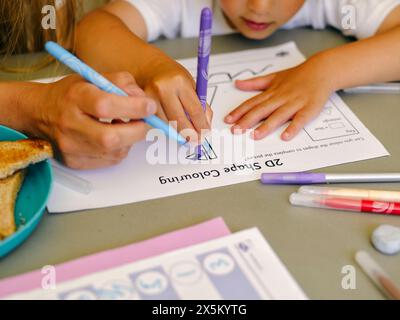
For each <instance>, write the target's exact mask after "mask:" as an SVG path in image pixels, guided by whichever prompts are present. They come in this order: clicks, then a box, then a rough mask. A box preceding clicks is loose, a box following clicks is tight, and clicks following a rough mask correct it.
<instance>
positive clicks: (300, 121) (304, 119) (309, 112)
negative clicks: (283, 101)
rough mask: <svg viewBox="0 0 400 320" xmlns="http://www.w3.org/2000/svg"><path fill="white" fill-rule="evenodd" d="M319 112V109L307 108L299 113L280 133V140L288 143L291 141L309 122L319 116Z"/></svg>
mask: <svg viewBox="0 0 400 320" xmlns="http://www.w3.org/2000/svg"><path fill="white" fill-rule="evenodd" d="M319 111H320V109H319V108H307V109H303V110H301V111H299V112H298V113H297V114H296V115H295V116H294V118H293V120H292V122H291V123H290V125H289V126H288V127H287V128H286V130H285V131H284V132H283V133H282V136H281V137H282V140H285V141H289V140H291V139H293V138H294V137H295V136H296V135H297V134H298V133H299V132H300V131H301V130H302V129H303V128H304V127H305V126H306V125H307V124H308V123H309V122H310V121H312V120H313V119H314V118H316V117H317V116H318V115H319Z"/></svg>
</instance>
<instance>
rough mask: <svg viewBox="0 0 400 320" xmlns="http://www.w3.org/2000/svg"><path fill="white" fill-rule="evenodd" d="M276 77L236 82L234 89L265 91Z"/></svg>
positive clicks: (270, 76)
mask: <svg viewBox="0 0 400 320" xmlns="http://www.w3.org/2000/svg"><path fill="white" fill-rule="evenodd" d="M275 77H276V74H275V73H273V74H270V75H268V76H261V77H256V78H252V79H248V80H237V81H236V82H235V85H236V88H238V89H239V90H242V91H260V90H265V89H267V88H268V86H269V85H270V84H271V82H272V81H273V80H274V78H275Z"/></svg>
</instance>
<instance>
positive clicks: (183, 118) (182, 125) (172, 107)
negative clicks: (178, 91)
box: [161, 93, 198, 141]
mask: <svg viewBox="0 0 400 320" xmlns="http://www.w3.org/2000/svg"><path fill="white" fill-rule="evenodd" d="M161 102H162V106H163V110H164V112H165V114H166V116H167V117H168V120H169V121H176V122H177V129H178V131H179V132H181V131H182V130H184V133H183V134H184V137H185V138H186V139H189V141H197V140H198V135H197V133H196V130H195V128H194V127H193V125H192V123H191V122H190V120H189V119H188V117H187V115H186V113H185V109H184V106H183V105H182V103H181V101H180V100H179V98H178V96H176V95H175V94H173V93H171V94H167V95H165V96H163V97H162V98H161Z"/></svg>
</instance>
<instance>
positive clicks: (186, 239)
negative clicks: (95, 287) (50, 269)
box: [0, 218, 231, 299]
mask: <svg viewBox="0 0 400 320" xmlns="http://www.w3.org/2000/svg"><path fill="white" fill-rule="evenodd" d="M229 234H231V232H230V230H229V228H228V226H227V225H226V224H225V221H224V220H223V219H222V218H215V219H212V220H209V221H206V222H203V223H200V224H197V225H194V226H190V227H188V228H185V229H181V230H177V231H173V232H169V233H166V234H163V235H160V236H157V237H155V238H151V239H147V240H144V241H141V242H137V243H133V244H129V245H127V246H123V247H119V248H116V249H111V250H106V251H103V252H100V253H95V254H92V255H88V256H85V257H82V258H79V259H76V260H72V261H68V262H65V263H62V264H59V265H57V266H55V271H56V281H57V283H58V284H60V283H63V282H66V281H71V280H74V279H76V278H80V277H83V276H86V275H89V274H93V273H96V272H100V271H105V270H108V269H112V268H116V267H119V266H122V265H125V264H128V263H133V262H135V261H139V260H143V259H146V258H150V257H155V256H159V255H160V254H163V253H167V252H170V251H174V250H178V249H181V248H185V247H190V246H193V245H196V244H199V243H203V242H206V241H210V240H213V239H217V238H221V237H224V236H227V235H229ZM42 281H43V272H42V269H38V270H35V271H31V272H27V273H24V274H21V275H17V276H14V277H10V278H6V279H1V280H0V299H5V298H6V297H8V296H11V295H15V294H18V293H22V292H29V291H33V290H36V289H38V288H40V287H41V285H42Z"/></svg>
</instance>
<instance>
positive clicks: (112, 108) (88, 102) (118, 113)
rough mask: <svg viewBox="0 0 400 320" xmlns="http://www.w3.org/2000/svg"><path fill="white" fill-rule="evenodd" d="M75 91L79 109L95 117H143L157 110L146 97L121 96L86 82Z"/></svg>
mask: <svg viewBox="0 0 400 320" xmlns="http://www.w3.org/2000/svg"><path fill="white" fill-rule="evenodd" d="M77 91H78V92H76V94H77V95H78V96H79V99H77V102H76V103H77V105H78V107H79V109H81V110H82V111H83V112H84V113H86V114H88V115H90V116H92V117H94V118H96V119H143V118H145V117H148V116H150V115H153V114H154V113H155V112H156V111H157V105H156V103H155V102H154V101H153V100H152V99H149V98H147V97H137V96H127V97H121V96H117V95H115V94H110V93H107V92H104V91H102V90H100V89H98V88H96V87H95V86H93V85H91V84H88V83H85V84H81V85H80V86H79V89H77Z"/></svg>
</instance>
